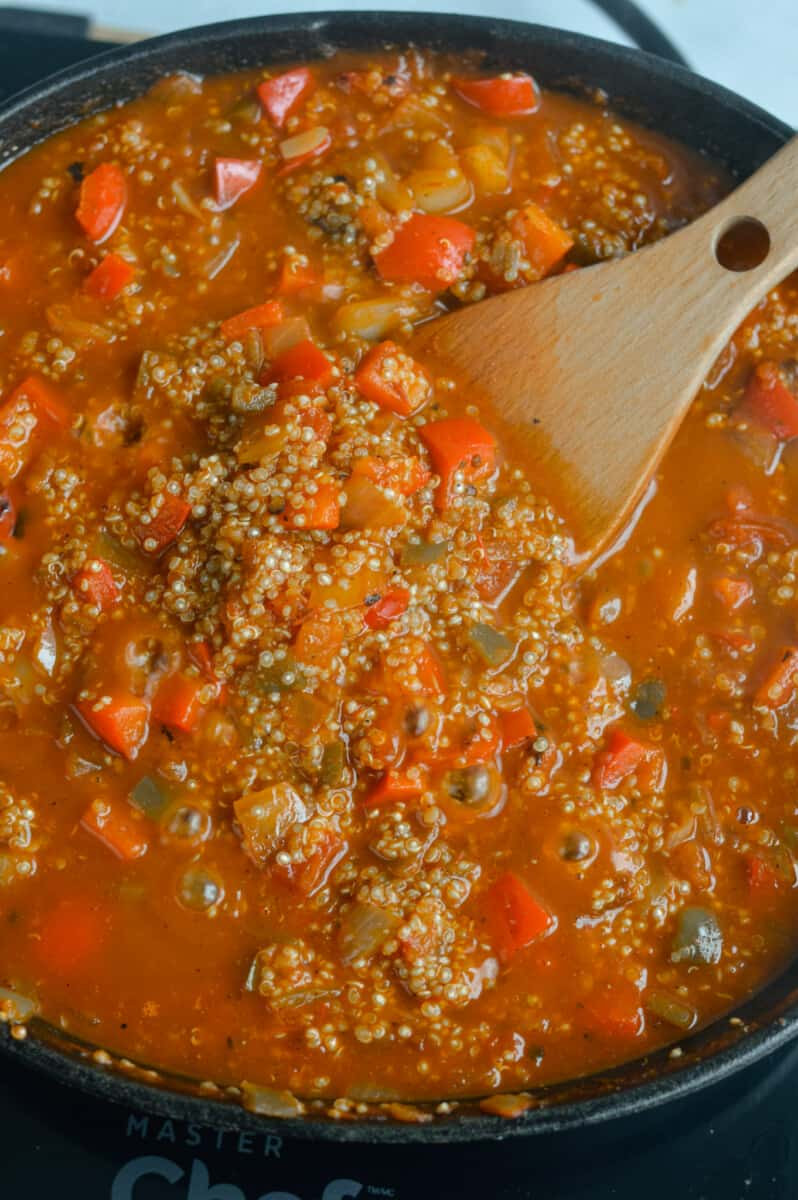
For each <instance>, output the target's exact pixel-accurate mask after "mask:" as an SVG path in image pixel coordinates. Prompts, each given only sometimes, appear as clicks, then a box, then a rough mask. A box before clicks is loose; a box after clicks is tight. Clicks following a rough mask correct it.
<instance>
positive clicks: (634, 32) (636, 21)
mask: <svg viewBox="0 0 798 1200" xmlns="http://www.w3.org/2000/svg"><path fill="white" fill-rule="evenodd" d="M592 2H593V4H594V5H595V7H596V8H600V9H601V11H602V12H603V13H606V14H607V16H608V17H609V18H610V20H612V21H614V22H615V24H616V25H617V26H618V28H619V29H622V30H623V32H624V33H625V34H626V36H627V37H629V38H631V39H632V41H633V42H634V44H635V45H636V46H637V47H638V48H639V49H640V50H645V51H646V53H647V54H656V56H657V58H664V59H666V61H667V62H672V63H676V65H677V66H679V67H687V66H689V63H688V62H687V59H686V58H685V57H684V55H683V54H682V52H681V51H680V50H679V49H677V47H676V46H674V44H673V42H672V41H671V40H670V38H669V37H668V36H667V34H666V33H663V31H662V30H661V29H660V27H659V25H657V24H656V23H655V22H654V21H652V20H651V18H650V17H649V16H647V15H646V13H644V12H643V11H642V9H640V8H639V7H638V6H637V5H636V4H634V3H633V0H592Z"/></svg>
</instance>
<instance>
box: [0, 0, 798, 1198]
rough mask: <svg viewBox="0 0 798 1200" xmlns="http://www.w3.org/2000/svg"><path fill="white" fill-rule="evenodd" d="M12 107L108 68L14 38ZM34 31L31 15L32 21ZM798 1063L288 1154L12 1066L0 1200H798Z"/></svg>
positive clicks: (6, 1074) (0, 1149) (10, 35)
mask: <svg viewBox="0 0 798 1200" xmlns="http://www.w3.org/2000/svg"><path fill="white" fill-rule="evenodd" d="M3 16H4V13H3V9H1V8H0V100H2V99H3V98H4V97H5V96H6V95H10V94H11V93H12V92H15V91H17V90H19V89H20V88H22V87H24V86H26V85H27V84H29V83H32V82H34V81H35V80H36V79H37V78H38V77H40V76H42V75H44V74H47V73H49V72H51V71H55V70H58V69H59V68H61V67H64V66H67V65H69V64H70V63H73V62H77V61H79V60H80V59H82V58H85V57H87V56H89V55H90V54H93V53H96V52H97V51H98V50H100V49H103V48H104V46H102V45H98V44H97V43H92V42H90V41H88V40H85V38H84V37H83V36H81V35H82V34H84V33H85V28H84V27H82V26H80V24H69V25H68V26H66V27H65V26H61V28H60V29H59V28H54V27H53V26H51V25H48V23H47V22H46V21H43V22H42V23H41V24H39V26H38V28H35V29H33V30H31V29H30V27H28V29H27V30H22V29H19V28H18V29H16V30H14V29H10V28H9V27H8V24H5V25H4V20H3ZM28 16H30V14H28ZM797 1095H798V1047H794V1048H791V1049H788V1050H786V1051H783V1052H781V1053H780V1054H778V1055H776V1056H774V1057H771V1058H770V1059H768V1060H766V1061H765V1062H764V1063H761V1064H759V1065H757V1066H756V1067H754V1068H749V1069H748V1070H747V1071H745V1072H742V1073H740V1074H738V1075H737V1076H735V1077H733V1078H732V1079H731V1080H728V1081H727V1082H725V1083H724V1084H721V1085H717V1086H715V1087H714V1088H712V1089H710V1090H708V1091H705V1092H703V1093H701V1094H700V1095H698V1096H696V1097H693V1098H691V1099H689V1100H687V1101H683V1102H681V1103H680V1104H678V1105H671V1106H668V1107H665V1108H663V1109H661V1110H656V1111H655V1112H654V1113H651V1114H648V1115H647V1116H644V1117H640V1118H637V1119H635V1120H634V1121H629V1120H625V1121H624V1122H623V1123H622V1124H617V1123H610V1124H607V1125H605V1126H602V1127H597V1128H594V1129H591V1130H584V1131H581V1132H580V1133H579V1134H578V1135H567V1136H566V1135H560V1136H555V1137H546V1138H542V1137H536V1138H532V1139H527V1140H520V1139H519V1140H515V1139H510V1140H508V1141H505V1142H502V1143H493V1144H480V1143H473V1144H470V1145H467V1146H462V1145H458V1146H452V1147H447V1146H436V1147H427V1148H425V1147H413V1148H410V1149H402V1148H400V1147H383V1146H376V1147H375V1146H368V1145H363V1146H359V1145H351V1144H349V1145H341V1146H339V1145H334V1144H329V1145H328V1144H322V1145H317V1146H310V1145H308V1144H307V1143H304V1142H291V1141H290V1140H287V1139H285V1138H283V1137H282V1136H281V1134H280V1129H279V1125H277V1126H273V1125H269V1126H268V1127H264V1132H263V1134H251V1133H245V1134H240V1135H239V1134H235V1133H231V1132H224V1131H220V1130H215V1129H211V1128H208V1127H203V1126H196V1125H187V1124H184V1123H183V1122H180V1121H169V1120H164V1119H162V1118H159V1117H152V1116H148V1115H147V1114H145V1113H140V1112H131V1111H129V1110H126V1109H123V1108H119V1107H116V1106H114V1105H110V1104H107V1103H104V1102H100V1101H97V1100H93V1099H90V1098H87V1097H85V1096H83V1095H78V1094H76V1093H74V1092H72V1091H68V1090H67V1089H66V1088H64V1087H63V1086H61V1085H59V1084H57V1083H54V1082H53V1081H51V1080H49V1079H47V1078H45V1077H43V1076H39V1075H35V1074H32V1073H29V1072H26V1071H23V1070H21V1069H20V1068H19V1067H18V1066H16V1065H11V1064H9V1063H7V1062H2V1063H0V1200H20V1198H22V1197H25V1198H26V1200H73V1197H74V1198H75V1200H355V1198H359V1200H379V1198H384V1200H410V1198H411V1197H412V1200H449V1198H450V1197H451V1198H452V1200H454V1198H455V1197H457V1198H458V1200H471V1198H472V1197H473V1198H474V1200H477V1198H479V1200H640V1198H641V1197H645V1200H672V1198H673V1196H674V1195H676V1196H678V1197H679V1200H788V1198H789V1200H794V1198H795V1197H796V1196H798V1108H797V1107H796V1104H795V1100H796V1096H797Z"/></svg>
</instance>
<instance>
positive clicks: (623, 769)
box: [592, 729, 654, 790]
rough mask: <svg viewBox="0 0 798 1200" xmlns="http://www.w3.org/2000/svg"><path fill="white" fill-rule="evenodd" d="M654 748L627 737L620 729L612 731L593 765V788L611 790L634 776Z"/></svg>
mask: <svg viewBox="0 0 798 1200" xmlns="http://www.w3.org/2000/svg"><path fill="white" fill-rule="evenodd" d="M653 750H654V747H652V746H648V745H646V743H645V742H638V741H636V740H635V739H634V738H631V737H629V735H628V734H626V733H624V732H623V730H622V729H613V731H612V733H611V734H610V737H609V741H608V742H607V745H606V746H605V748H604V749H603V750H600V751H599V752H598V754H597V755H596V757H595V761H594V763H593V774H592V781H593V786H594V787H597V788H604V789H605V790H611V789H612V788H616V787H617V786H618V784H619V783H622V782H623V780H624V779H626V778H627V777H628V776H629V775H633V774H635V772H636V771H637V770H638V768H640V767H641V766H642V765H643V764H644V763H645V762H646V760H647V759H648V757H649V756H650V755H651V753H652V751H653Z"/></svg>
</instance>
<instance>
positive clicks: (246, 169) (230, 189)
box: [213, 158, 263, 209]
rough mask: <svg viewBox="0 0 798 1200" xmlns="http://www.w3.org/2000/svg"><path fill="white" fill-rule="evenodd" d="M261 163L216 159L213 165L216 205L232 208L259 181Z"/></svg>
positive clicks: (251, 160) (256, 161) (239, 159)
mask: <svg viewBox="0 0 798 1200" xmlns="http://www.w3.org/2000/svg"><path fill="white" fill-rule="evenodd" d="M262 170H263V165H262V163H260V162H258V160H257V159H255V158H217V159H216V160H215V162H214V164H213V181H214V187H215V192H216V204H217V206H218V207H219V208H222V209H225V208H232V206H233V205H234V204H235V203H236V201H237V200H240V199H241V197H242V196H244V195H246V193H247V192H249V191H251V190H252V188H254V186H255V184H256V183H257V182H258V180H259V179H260V175H261V171H262Z"/></svg>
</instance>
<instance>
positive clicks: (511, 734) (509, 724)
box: [499, 708, 538, 750]
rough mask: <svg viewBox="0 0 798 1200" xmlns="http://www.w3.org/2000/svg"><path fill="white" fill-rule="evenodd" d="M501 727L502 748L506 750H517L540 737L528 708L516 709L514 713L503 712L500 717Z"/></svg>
mask: <svg viewBox="0 0 798 1200" xmlns="http://www.w3.org/2000/svg"><path fill="white" fill-rule="evenodd" d="M499 726H500V728H501V734H502V747H503V748H504V749H505V750H515V749H516V748H517V747H518V746H523V745H524V744H525V743H526V742H531V741H533V740H534V739H535V738H536V737H537V736H538V731H537V727H536V725H535V720H534V717H533V716H532V714H531V712H530V711H529V709H528V708H514V709H513V710H512V712H503V713H502V714H501V716H500V717H499Z"/></svg>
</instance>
